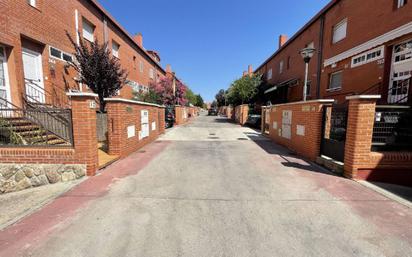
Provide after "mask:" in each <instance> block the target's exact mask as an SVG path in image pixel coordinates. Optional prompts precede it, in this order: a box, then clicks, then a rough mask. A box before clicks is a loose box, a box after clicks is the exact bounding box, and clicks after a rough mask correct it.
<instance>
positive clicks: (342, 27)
mask: <svg viewBox="0 0 412 257" xmlns="http://www.w3.org/2000/svg"><path fill="white" fill-rule="evenodd" d="M347 27H348V20H347V19H344V20H343V21H341V22H339V23H338V24H336V25H335V26H334V27H333V43H334V44H335V43H337V42H339V41H341V40H342V39H344V38H345V37H346V29H347Z"/></svg>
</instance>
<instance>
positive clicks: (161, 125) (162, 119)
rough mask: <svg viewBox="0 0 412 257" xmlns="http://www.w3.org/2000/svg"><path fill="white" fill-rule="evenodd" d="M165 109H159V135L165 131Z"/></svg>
mask: <svg viewBox="0 0 412 257" xmlns="http://www.w3.org/2000/svg"><path fill="white" fill-rule="evenodd" d="M165 112H166V109H165V107H159V133H160V134H163V133H165V130H166V127H165V126H166V124H165V116H166V113H165Z"/></svg>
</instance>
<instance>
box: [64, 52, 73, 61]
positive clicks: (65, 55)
mask: <svg viewBox="0 0 412 257" xmlns="http://www.w3.org/2000/svg"><path fill="white" fill-rule="evenodd" d="M63 60H65V61H66V62H72V61H73V57H72V56H71V55H70V54H66V53H63Z"/></svg>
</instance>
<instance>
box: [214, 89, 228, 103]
mask: <svg viewBox="0 0 412 257" xmlns="http://www.w3.org/2000/svg"><path fill="white" fill-rule="evenodd" d="M215 98H216V102H217V106H219V107H220V106H225V104H226V92H225V90H224V89H220V90H219V92H218V93H217V94H216V96H215Z"/></svg>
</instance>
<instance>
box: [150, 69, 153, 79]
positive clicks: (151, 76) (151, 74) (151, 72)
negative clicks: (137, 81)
mask: <svg viewBox="0 0 412 257" xmlns="http://www.w3.org/2000/svg"><path fill="white" fill-rule="evenodd" d="M149 77H150V78H151V79H154V70H153V69H150V70H149Z"/></svg>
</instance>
